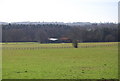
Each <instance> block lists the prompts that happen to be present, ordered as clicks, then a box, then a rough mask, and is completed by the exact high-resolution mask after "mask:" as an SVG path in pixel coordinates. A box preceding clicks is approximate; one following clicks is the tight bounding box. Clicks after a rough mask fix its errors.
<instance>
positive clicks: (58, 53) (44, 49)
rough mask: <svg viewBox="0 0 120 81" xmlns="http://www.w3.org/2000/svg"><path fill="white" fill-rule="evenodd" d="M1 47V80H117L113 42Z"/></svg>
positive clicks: (4, 45) (116, 51) (18, 44)
mask: <svg viewBox="0 0 120 81" xmlns="http://www.w3.org/2000/svg"><path fill="white" fill-rule="evenodd" d="M2 46H3V50H2V63H3V64H2V71H3V73H2V78H3V79H118V46H117V43H115V42H106V43H80V44H79V48H73V47H72V44H69V43H67V44H65V43H63V44H39V43H7V44H6V43H3V44H2Z"/></svg>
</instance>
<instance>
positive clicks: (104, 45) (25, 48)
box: [2, 44, 118, 50]
mask: <svg viewBox="0 0 120 81" xmlns="http://www.w3.org/2000/svg"><path fill="white" fill-rule="evenodd" d="M117 45H118V44H95V45H79V46H78V48H94V47H111V46H117ZM48 48H73V47H72V46H53V47H40V46H38V47H2V49H10V50H12V49H15V50H34V49H48Z"/></svg>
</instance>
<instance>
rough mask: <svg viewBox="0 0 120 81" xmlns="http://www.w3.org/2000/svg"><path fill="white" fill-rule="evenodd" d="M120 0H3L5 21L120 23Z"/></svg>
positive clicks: (1, 18) (0, 11)
mask: <svg viewBox="0 0 120 81" xmlns="http://www.w3.org/2000/svg"><path fill="white" fill-rule="evenodd" d="M118 1H119V0H0V21H1V22H23V21H31V22H43V21H44V22H98V23H99V22H118Z"/></svg>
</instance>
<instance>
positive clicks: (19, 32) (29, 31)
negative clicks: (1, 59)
mask: <svg viewBox="0 0 120 81" xmlns="http://www.w3.org/2000/svg"><path fill="white" fill-rule="evenodd" d="M118 30H120V28H119V24H114V23H97V24H94V23H93V24H91V25H82V26H81V25H79V26H70V25H64V24H12V23H9V24H6V25H2V42H40V43H48V38H50V37H55V38H61V37H67V38H69V39H71V40H72V41H74V40H77V41H78V42H117V41H119V39H118V34H120V33H118Z"/></svg>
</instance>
